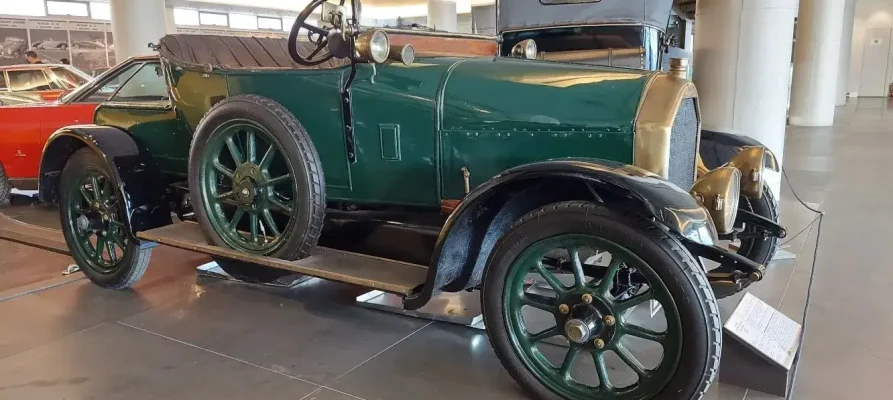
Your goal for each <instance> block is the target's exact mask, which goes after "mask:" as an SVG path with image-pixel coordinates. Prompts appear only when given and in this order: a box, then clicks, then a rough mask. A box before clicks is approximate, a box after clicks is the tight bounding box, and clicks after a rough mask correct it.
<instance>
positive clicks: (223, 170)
mask: <svg viewBox="0 0 893 400" xmlns="http://www.w3.org/2000/svg"><path fill="white" fill-rule="evenodd" d="M214 169H216V170H217V171H219V172H220V173H221V174H223V175H226V177H227V178H229V179H233V174H234V173H235V172H233V170H231V169H229V168H227V167H226V166H225V165H223V164H221V163H220V160H214Z"/></svg>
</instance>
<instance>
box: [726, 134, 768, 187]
mask: <svg viewBox="0 0 893 400" xmlns="http://www.w3.org/2000/svg"><path fill="white" fill-rule="evenodd" d="M767 164H768V165H770V167H769V168H770V169H772V167H773V166H775V168H777V165H778V161H776V160H775V156H774V155H773V154H772V153H771V152H769V151H768V150H766V148H765V147H762V146H749V147H745V148H743V149H742V150H741V151H739V152H738V154H735V155H734V156H733V157H732V158H731V159H730V160H729V162H727V163H726V166H729V167H735V168H737V169H738V170H739V171H741V193H742V194H743V195H744V197H748V198H751V199H759V198H760V197H762V196H763V180H764V176H763V175H764V173H763V172H764V170H765V169H766V165H767Z"/></svg>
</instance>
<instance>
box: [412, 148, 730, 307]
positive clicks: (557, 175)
mask: <svg viewBox="0 0 893 400" xmlns="http://www.w3.org/2000/svg"><path fill="white" fill-rule="evenodd" d="M568 200H588V201H597V202H605V203H610V204H620V205H622V207H624V208H627V209H632V210H633V211H634V212H638V213H640V214H641V215H644V216H646V217H649V218H652V219H653V220H654V221H655V222H656V223H658V224H660V225H662V226H664V227H666V229H668V230H669V231H672V232H674V233H676V234H677V235H679V236H681V237H683V238H686V239H688V240H691V241H694V242H698V243H703V244H705V245H712V244H713V242H714V240H715V238H716V227H715V226H714V225H713V221H712V220H711V218H710V216H709V214H708V212H707V210H705V209H704V208H703V207H701V206H700V204H698V202H697V201H696V200H695V199H694V198H693V197H692V196H691V195H690V194H689V193H688V192H686V191H684V190H682V189H680V188H679V187H678V186H676V185H674V184H672V183H670V182H669V181H667V180H665V179H663V178H662V177H660V176H658V175H655V174H652V173H650V172H647V171H645V170H643V169H640V168H637V167H634V166H630V165H625V164H620V163H615V162H610V161H604V160H593V159H562V160H551V161H543V162H537V163H532V164H526V165H522V166H519V167H515V168H512V169H510V170H507V171H505V172H503V173H501V174H499V175H497V176H495V177H493V178H491V179H490V180H489V181H487V182H485V183H484V184H482V185H480V186H478V187H477V188H475V189H474V190H473V191H471V192H470V193H469V194H468V195H467V196H466V197H465V199H464V200H463V201H462V203H460V204H459V206H458V208H456V210H455V211H453V213H452V214H451V215H450V217H449V218H448V219H447V221H446V223H445V224H444V226H443V228H442V230H441V233H440V235H439V237H438V239H437V243H436V244H435V248H434V252H433V255H432V259H431V265H430V267H429V269H428V278H427V281H426V284H425V286H424V287H422V288H421V290H420V291H419V293H418V294H417V295H414V296H410V297H408V298H407V299H406V300H405V303H404V306H405V307H406V308H407V309H416V308H418V307H421V306H423V305H424V304H425V303H427V301H428V299H430V297H431V296H432V295H433V294H435V293H437V292H439V291H460V290H464V289H470V288H474V287H476V286H478V285H479V284H480V282H481V279H482V276H483V273H484V269H485V268H486V264H487V261H488V259H489V256H490V253H491V252H492V250H493V248H494V247H495V245H496V243H497V241H498V240H499V239H500V238H501V237H502V236H503V234H505V232H507V231H508V230H509V229H510V228H511V226H512V224H513V223H514V222H515V221H516V220H518V219H519V218H520V217H521V216H523V215H524V214H526V213H528V212H530V211H533V210H535V209H537V208H539V207H542V206H544V205H546V204H551V203H555V202H560V201H568Z"/></svg>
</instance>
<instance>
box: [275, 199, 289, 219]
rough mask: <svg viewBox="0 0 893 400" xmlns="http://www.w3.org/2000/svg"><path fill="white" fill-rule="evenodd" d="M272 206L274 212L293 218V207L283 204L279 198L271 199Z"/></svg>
mask: <svg viewBox="0 0 893 400" xmlns="http://www.w3.org/2000/svg"><path fill="white" fill-rule="evenodd" d="M270 205H272V206H273V207H271V209H272V210H275V211H277V212H279V213H282V214H285V215H287V216H289V217H290V216H291V211H292V207H291V205H288V204H286V203H283V202H282V200H279V199H278V198H277V197H275V196H273V197H271V198H270Z"/></svg>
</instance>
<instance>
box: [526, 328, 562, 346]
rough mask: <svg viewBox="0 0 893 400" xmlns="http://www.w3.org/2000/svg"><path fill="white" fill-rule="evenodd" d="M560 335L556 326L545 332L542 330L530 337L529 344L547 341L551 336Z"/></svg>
mask: <svg viewBox="0 0 893 400" xmlns="http://www.w3.org/2000/svg"><path fill="white" fill-rule="evenodd" d="M560 334H561V330H559V329H558V327H557V326H553V327H551V328H549V329H545V330H542V331H540V332H537V333H534V334H532V335H530V343H537V342H539V341H542V340H545V339H548V338H550V337H553V336H558V335H560Z"/></svg>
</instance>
